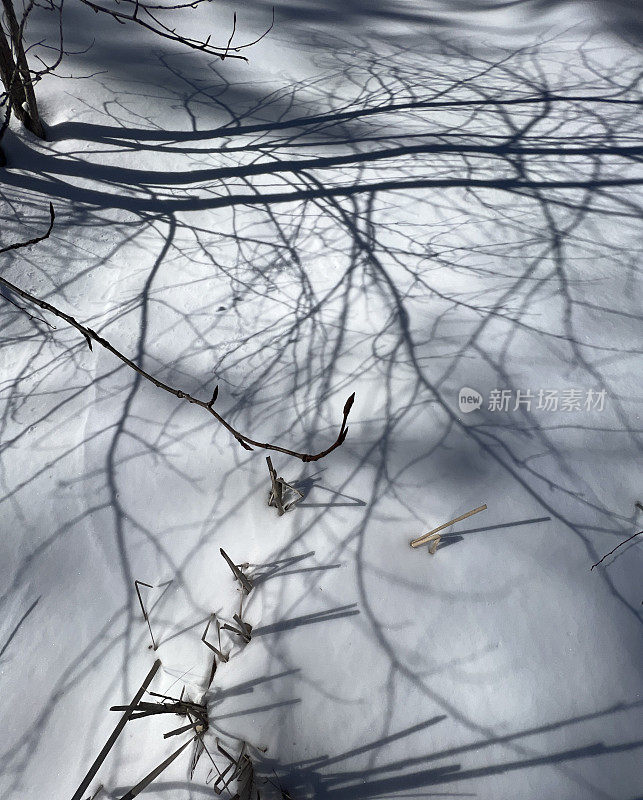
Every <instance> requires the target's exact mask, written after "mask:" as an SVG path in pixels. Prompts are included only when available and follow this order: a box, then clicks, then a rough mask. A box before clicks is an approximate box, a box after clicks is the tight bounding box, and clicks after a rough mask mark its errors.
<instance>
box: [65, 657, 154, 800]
mask: <svg viewBox="0 0 643 800" xmlns="http://www.w3.org/2000/svg"><path fill="white" fill-rule="evenodd" d="M160 666H161V660H160V659H158V658H157V660H156V661H155V662H154V666H153V667H152V669H151V670H150V671H149V672H148V673H147V677H146V678H145V680H144V681H143V683H142V684H141V687H140V689H139V690H138V692H136V694H135V695H134V698H133V700H132V702H131V703H130V704H129V706H127V709H126V711H125V713H124V714H123V716H122V717H121V718H120V719H119V721H118V723H117V724H116V727H115V728H114V730H113V732H112V735H111V736H110V737H109V739H108V740H107V741H106V742H105V746H104V747H103V749H102V750H101V751H100V753H99V754H98V755H97V756H96V760H95V761H94V763H93V764H92V765H91V767H90V768H89V771H88V772H87V775H85V777H84V778H83V780H82V782H81V784H80V786H79V787H78V789H76V791H75V792H74V795H73V797H72V798H71V800H81V797H82V796H83V794H84V792H85V790H86V789H87V787H88V786H89V784H90V783H91V782H92V779H93V777H94V775H96V773H97V772H98V770H99V769H100V766H101V764H102V763H103V761H104V760H105V759H106V758H107V754H108V753H109V751H110V750H111V749H112V747H113V746H114V744H115V742H116V739H118V737H119V735H120V733H121V731H122V730H123V728H124V727H125V725H126V724H127V721H128V720H129V718H130V717H131V716H132V713H133V712H134V710H135V708H136V706H137V705H138V703H139V700H140V699H141V697H143V695H144V694H145V690H146V689H147V687H148V686H149V685H150V683H152V679H153V678H154V676H155V675H156V673H157V672H158V670H159V667H160Z"/></svg>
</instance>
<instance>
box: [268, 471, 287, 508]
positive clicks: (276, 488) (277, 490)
mask: <svg viewBox="0 0 643 800" xmlns="http://www.w3.org/2000/svg"><path fill="white" fill-rule="evenodd" d="M266 462H267V464H268V472H269V473H270V481H271V482H272V497H273V499H274V501H275V505H276V506H277V511H278V512H279V516H280V517H281V516H282V515H283V514H284V513H285V512H284V506H283V503H282V502H281V483H280V482H279V480H278V478H277V472H276V470H275V468H274V467H273V466H272V459H271V458H270V456H266Z"/></svg>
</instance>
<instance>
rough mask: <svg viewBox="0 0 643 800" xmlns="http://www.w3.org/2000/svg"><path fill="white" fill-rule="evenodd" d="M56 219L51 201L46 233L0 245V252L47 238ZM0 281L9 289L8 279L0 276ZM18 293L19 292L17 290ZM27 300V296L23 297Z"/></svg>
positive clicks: (17, 248)
mask: <svg viewBox="0 0 643 800" xmlns="http://www.w3.org/2000/svg"><path fill="white" fill-rule="evenodd" d="M55 219H56V212H55V211H54V206H53V203H49V227H48V228H47V233H44V234H43V235H42V236H36V238H35V239H29V240H28V241H25V242H14V243H13V244H9V245H7V246H6V247H0V253H6V252H8V251H9V250H19V249H20V248H21V247H29V246H30V245H32V244H38V242H42V241H44V240H45V239H48V238H49V236H50V234H51V232H52V230H53V229H54V220H55ZM0 280H1V281H2V283H4V284H5V285H8V287H9V289H11V284H9V283H8V281H5V280H3V279H2V278H0ZM18 294H20V292H18ZM25 299H27V300H29V297H27V298H25Z"/></svg>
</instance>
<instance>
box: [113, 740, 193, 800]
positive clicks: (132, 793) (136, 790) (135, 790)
mask: <svg viewBox="0 0 643 800" xmlns="http://www.w3.org/2000/svg"><path fill="white" fill-rule="evenodd" d="M196 738H197V737H196V736H194V737H192V739H189V740H188V741H187V742H186V743H185V744H182V745H181V747H179V749H178V750H175V751H174V752H173V753H172V755H171V756H168V758H166V759H165V761H163V762H162V763H160V764H159V765H158V767H156V768H155V769H153V770H152V771H151V772H150V773H149V775H146V776H145V777H144V778H143V780H142V781H139V783H137V784H136V786H133V787H132V788H131V789H130V790H129V792H127V794H124V795H123V796H122V797H121V800H133V798H134V797H136V796H137V795H138V794H140V793H141V792H142V791H143V789H145V787H146V786H149V785H150V783H152V781H153V780H156V778H158V776H159V775H160V774H161V773H162V772H164V771H165V770H166V769H167V768H168V767H169V766H170V764H171V763H172V762H173V761H174V760H175V759H176V758H178V757H179V756H180V755H181V753H182V752H183V751H184V750H185V748H186V747H188V745H191V744H192V742H193V741H194V740H195V739H196Z"/></svg>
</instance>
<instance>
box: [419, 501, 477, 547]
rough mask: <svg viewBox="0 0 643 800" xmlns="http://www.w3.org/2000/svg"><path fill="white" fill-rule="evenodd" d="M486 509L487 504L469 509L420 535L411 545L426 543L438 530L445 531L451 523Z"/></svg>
mask: <svg viewBox="0 0 643 800" xmlns="http://www.w3.org/2000/svg"><path fill="white" fill-rule="evenodd" d="M486 509H487V506H486V504H485V505H482V506H479V507H478V508H474V509H473V511H467V513H466V514H462V515H461V516H459V517H456V518H455V519H450V520H449V521H448V522H445V523H444V525H439V526H438V527H437V528H434V529H433V530H432V531H429V532H428V533H425V534H424V535H423V536H420V537H418V538H417V539H413V541H412V542H411V547H419V546H420V545H421V544H424V543H425V542H428V541H429V539H430V538H431V537H432V536H433V534H434V533H437V532H438V531H443V530H444V529H445V528H448V527H449V526H450V525H453V524H454V523H456V522H462V520H463V519H466V518H467V517H472V516H473V515H474V514H477V513H478V512H479V511H486Z"/></svg>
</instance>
